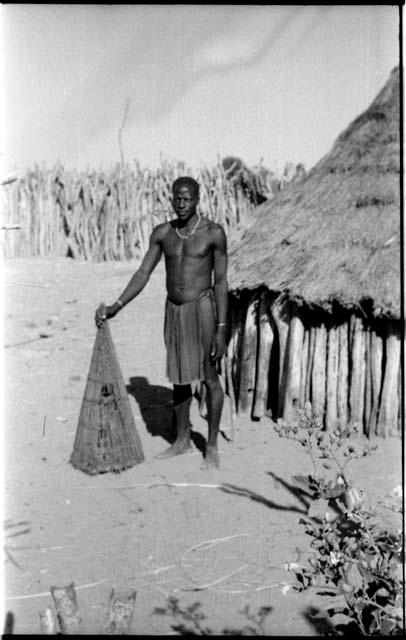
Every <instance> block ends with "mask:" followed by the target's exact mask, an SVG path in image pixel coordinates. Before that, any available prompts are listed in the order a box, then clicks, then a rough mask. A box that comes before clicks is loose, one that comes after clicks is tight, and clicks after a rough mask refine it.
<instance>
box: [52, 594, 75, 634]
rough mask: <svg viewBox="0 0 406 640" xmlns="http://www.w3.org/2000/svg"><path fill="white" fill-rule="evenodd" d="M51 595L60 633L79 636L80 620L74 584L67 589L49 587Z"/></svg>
mask: <svg viewBox="0 0 406 640" xmlns="http://www.w3.org/2000/svg"><path fill="white" fill-rule="evenodd" d="M51 595H52V598H53V601H54V604H55V610H56V615H57V618H58V622H59V627H60V630H61V633H63V634H71V635H77V634H79V633H80V622H81V619H80V612H79V607H78V602H77V598H76V591H75V585H74V583H73V582H72V583H71V584H69V585H68V586H67V587H51Z"/></svg>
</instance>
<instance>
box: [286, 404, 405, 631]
mask: <svg viewBox="0 0 406 640" xmlns="http://www.w3.org/2000/svg"><path fill="white" fill-rule="evenodd" d="M297 413H298V420H297V422H296V423H295V424H289V423H287V422H285V421H283V420H278V422H277V424H276V431H277V432H278V434H279V435H280V436H281V437H286V438H290V439H294V440H296V441H297V442H299V443H300V444H301V446H303V447H304V449H305V451H306V453H307V454H308V455H309V457H310V460H311V461H312V464H313V473H312V474H309V475H308V476H294V482H295V485H296V487H297V488H298V490H300V492H302V494H303V495H306V496H307V497H308V499H309V510H308V514H307V515H308V517H307V518H304V519H301V520H300V523H301V524H302V525H303V526H304V528H305V532H306V534H307V535H309V536H310V537H311V538H312V542H311V547H312V549H313V550H314V554H313V557H311V558H310V559H309V561H308V566H300V565H298V564H296V563H292V564H291V565H290V567H288V568H290V570H292V571H293V572H294V573H295V575H296V579H297V585H295V589H296V590H297V591H304V590H306V589H308V588H310V587H314V588H316V590H317V593H318V594H319V595H338V596H341V601H342V604H337V605H336V606H334V607H330V608H328V609H326V614H327V615H328V617H329V618H331V621H332V622H333V629H334V633H335V634H337V633H338V634H347V633H353V634H355V635H371V634H372V635H400V634H403V632H404V626H403V624H404V622H403V606H402V605H403V599H402V593H403V574H402V567H403V562H404V559H403V558H404V556H403V546H402V535H401V532H400V531H395V530H392V529H391V528H390V527H384V526H382V525H381V524H380V523H379V521H378V518H377V513H376V510H369V509H367V508H366V507H365V506H364V500H363V496H362V493H361V492H360V491H359V490H358V489H357V488H355V487H354V486H352V483H351V481H350V478H349V477H348V474H347V467H348V464H349V462H350V461H351V460H355V459H357V458H360V457H362V456H365V455H369V454H370V453H371V452H372V450H373V449H374V448H376V447H373V446H370V445H369V444H368V443H365V442H364V443H362V444H361V445H359V444H358V445H357V444H355V443H354V442H355V441H354V436H355V435H356V433H357V426H356V425H349V426H346V427H345V428H344V429H340V428H337V429H336V430H335V431H334V432H332V433H326V432H324V431H323V427H322V423H321V420H320V419H318V418H317V417H316V416H314V415H313V413H312V409H311V406H310V405H307V406H306V408H305V409H304V410H300V411H298V412H297ZM326 474H330V477H329V478H328V477H326ZM338 615H340V619H341V622H337V616H338Z"/></svg>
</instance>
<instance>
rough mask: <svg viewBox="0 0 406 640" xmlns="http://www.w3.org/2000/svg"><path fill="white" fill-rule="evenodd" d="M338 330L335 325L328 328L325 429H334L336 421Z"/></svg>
mask: <svg viewBox="0 0 406 640" xmlns="http://www.w3.org/2000/svg"><path fill="white" fill-rule="evenodd" d="M338 350H339V332H338V328H337V327H336V326H333V325H330V327H329V330H328V350H327V381H326V429H328V430H331V431H334V429H335V428H336V426H337V422H338V403H337V392H338V364H339V363H338V358H339V353H338Z"/></svg>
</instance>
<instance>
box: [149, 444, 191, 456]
mask: <svg viewBox="0 0 406 640" xmlns="http://www.w3.org/2000/svg"><path fill="white" fill-rule="evenodd" d="M191 449H192V446H191V444H190V442H189V441H185V442H177V441H175V442H174V443H173V444H172V445H171V446H170V447H169V448H168V449H165V451H162V453H158V454H157V455H156V456H155V458H157V459H158V460H165V459H166V458H173V456H179V455H180V454H181V453H187V452H188V451H191Z"/></svg>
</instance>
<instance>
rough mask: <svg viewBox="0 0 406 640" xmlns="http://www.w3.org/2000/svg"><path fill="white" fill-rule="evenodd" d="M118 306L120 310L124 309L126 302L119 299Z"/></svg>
mask: <svg viewBox="0 0 406 640" xmlns="http://www.w3.org/2000/svg"><path fill="white" fill-rule="evenodd" d="M116 304H118V306H119V307H120V309H122V308H123V307H124V302H123V301H122V300H121V298H117V300H116Z"/></svg>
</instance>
